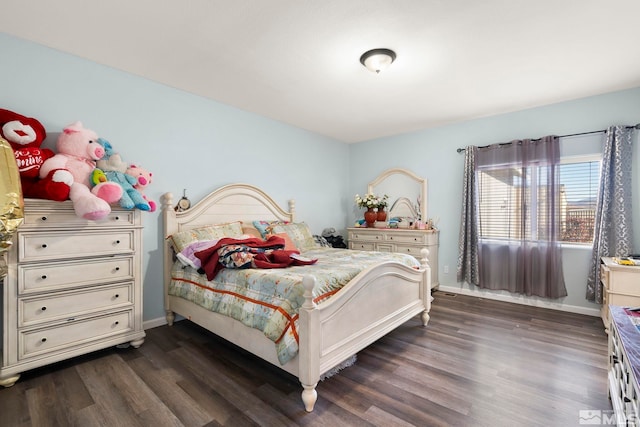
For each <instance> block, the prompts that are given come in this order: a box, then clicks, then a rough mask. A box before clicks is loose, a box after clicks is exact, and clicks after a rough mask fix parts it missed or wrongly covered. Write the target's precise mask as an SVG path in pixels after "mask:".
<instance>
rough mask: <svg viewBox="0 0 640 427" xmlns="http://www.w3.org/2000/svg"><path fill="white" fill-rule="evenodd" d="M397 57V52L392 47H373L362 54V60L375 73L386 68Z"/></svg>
mask: <svg viewBox="0 0 640 427" xmlns="http://www.w3.org/2000/svg"><path fill="white" fill-rule="evenodd" d="M395 59H396V53H395V52H394V51H392V50H391V49H372V50H369V51H367V52H365V53H363V54H362V56H361V57H360V62H361V63H362V65H364V66H365V67H367V69H368V70H370V71H373V72H374V73H380V71H382V70H386V69H387V68H388V67H389V65H391V63H392V62H393V61H395Z"/></svg>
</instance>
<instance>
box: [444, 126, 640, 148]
mask: <svg viewBox="0 0 640 427" xmlns="http://www.w3.org/2000/svg"><path fill="white" fill-rule="evenodd" d="M626 128H627V129H638V130H640V123H637V124H636V125H634V126H626ZM606 132H607V130H606V129H601V130H592V131H590V132H580V133H570V134H568V135H560V136H558V138H567V137H569V136H580V135H591V134H594V133H606ZM534 141H538V140H535V139H534ZM509 144H511V143H510V142H503V143H500V144H498V145H509ZM486 147H488V145H483V146H482V147H478V148H486ZM464 150H465V149H464V148H458V149H456V151H457V152H458V153H462V152H463V151H464Z"/></svg>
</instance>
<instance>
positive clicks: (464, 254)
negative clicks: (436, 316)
mask: <svg viewBox="0 0 640 427" xmlns="http://www.w3.org/2000/svg"><path fill="white" fill-rule="evenodd" d="M476 150H477V148H476V147H474V146H471V145H470V146H468V147H467V148H466V149H465V153H464V177H463V180H464V182H463V187H462V218H461V219H460V236H459V238H458V268H457V277H458V282H462V281H466V282H468V283H472V284H474V285H477V284H478V280H479V277H480V274H479V272H478V209H477V202H476V191H475V186H476V184H475V183H476V157H475V156H476Z"/></svg>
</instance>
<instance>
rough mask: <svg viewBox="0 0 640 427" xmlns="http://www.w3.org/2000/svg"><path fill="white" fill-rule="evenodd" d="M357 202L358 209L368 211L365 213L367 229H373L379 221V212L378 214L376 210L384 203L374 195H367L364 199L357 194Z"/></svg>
mask: <svg viewBox="0 0 640 427" xmlns="http://www.w3.org/2000/svg"><path fill="white" fill-rule="evenodd" d="M355 202H356V205H358V207H360V208H366V209H367V211H366V212H365V213H364V220H365V222H366V223H367V227H373V226H374V224H375V222H376V221H377V220H378V212H376V209H377V208H378V206H379V205H380V203H382V201H381V198H379V197H378V196H376V195H375V194H372V193H367V194H365V195H364V196H363V197H360V195H359V194H356V197H355ZM385 203H386V199H385ZM385 206H386V204H385ZM385 214H386V213H385Z"/></svg>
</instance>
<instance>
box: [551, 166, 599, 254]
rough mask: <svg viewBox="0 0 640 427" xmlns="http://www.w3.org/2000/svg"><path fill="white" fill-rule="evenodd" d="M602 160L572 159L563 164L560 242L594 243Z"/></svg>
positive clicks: (561, 175) (561, 170)
mask: <svg viewBox="0 0 640 427" xmlns="http://www.w3.org/2000/svg"><path fill="white" fill-rule="evenodd" d="M599 185H600V159H599V158H595V159H594V158H591V159H584V158H582V159H580V158H570V159H566V161H563V163H562V164H561V165H560V186H561V188H560V198H561V200H560V208H561V211H560V220H561V235H560V240H561V241H563V242H571V243H592V242H593V231H594V221H595V215H596V202H597V197H598V187H599Z"/></svg>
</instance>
